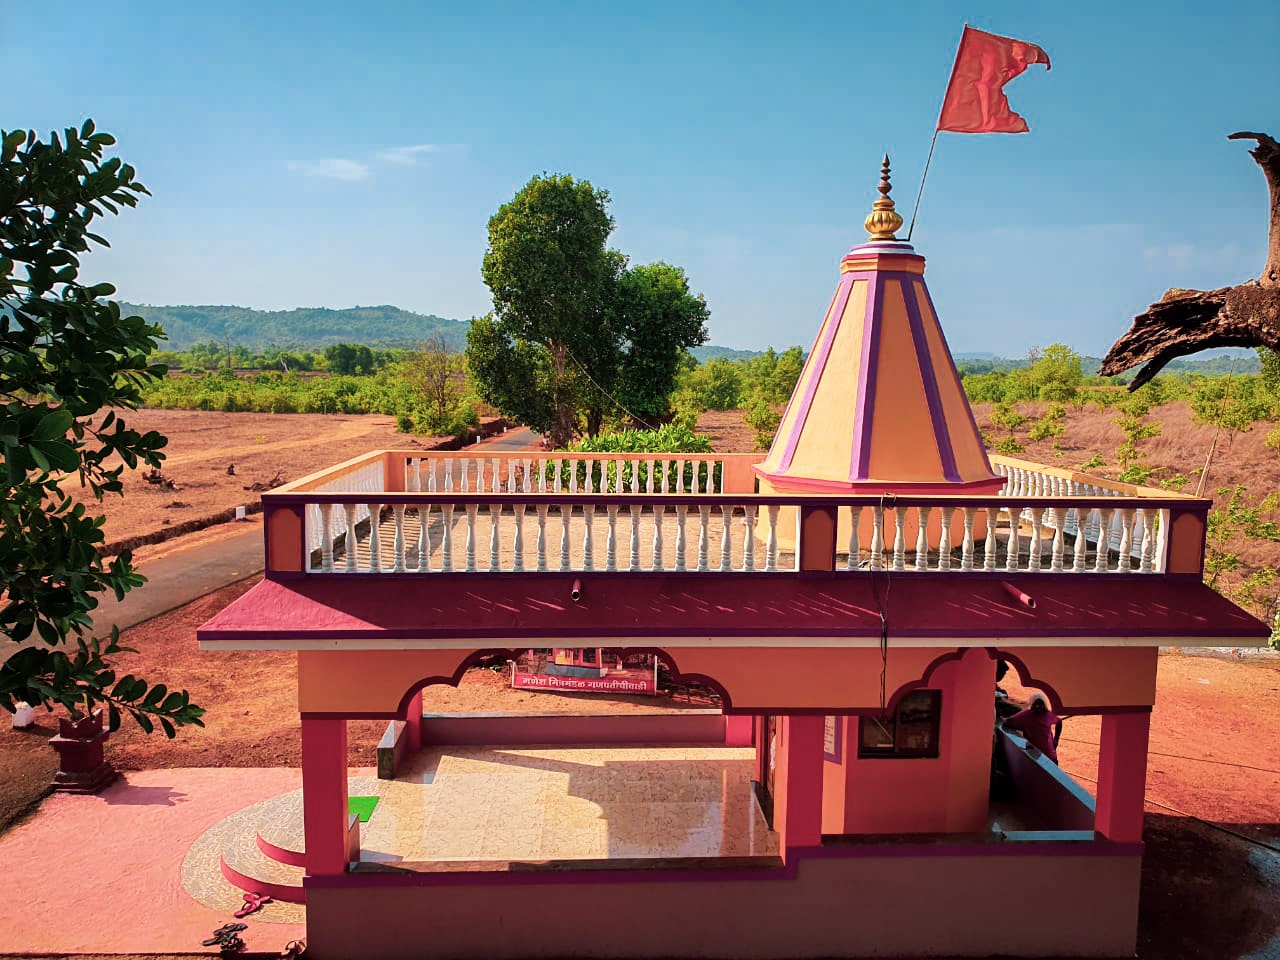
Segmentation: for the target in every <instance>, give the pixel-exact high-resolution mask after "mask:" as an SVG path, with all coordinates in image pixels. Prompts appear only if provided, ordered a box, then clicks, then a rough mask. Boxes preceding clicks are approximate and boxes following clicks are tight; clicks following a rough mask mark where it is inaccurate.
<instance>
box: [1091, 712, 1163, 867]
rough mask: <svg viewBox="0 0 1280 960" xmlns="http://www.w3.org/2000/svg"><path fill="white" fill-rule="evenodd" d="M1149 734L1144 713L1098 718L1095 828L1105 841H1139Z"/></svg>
mask: <svg viewBox="0 0 1280 960" xmlns="http://www.w3.org/2000/svg"><path fill="white" fill-rule="evenodd" d="M1150 732H1151V714H1150V713H1149V712H1146V711H1134V712H1132V713H1110V714H1107V715H1105V716H1104V717H1103V718H1102V737H1101V739H1100V741H1099V746H1098V806H1097V815H1096V818H1095V829H1096V830H1097V831H1098V832H1099V833H1101V834H1102V835H1103V836H1104V837H1106V838H1107V839H1108V840H1114V841H1117V842H1120V843H1136V842H1137V841H1139V840H1141V839H1142V813H1143V809H1144V806H1145V801H1144V800H1143V795H1144V794H1145V792H1146V785H1147V738H1148V735H1149V734H1150Z"/></svg>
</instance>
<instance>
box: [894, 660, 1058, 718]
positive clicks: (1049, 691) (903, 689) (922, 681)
mask: <svg viewBox="0 0 1280 960" xmlns="http://www.w3.org/2000/svg"><path fill="white" fill-rule="evenodd" d="M970 650H982V651H984V652H985V653H986V654H987V657H988V658H989V659H990V660H991V661H992V662H995V661H999V660H1005V661H1007V662H1008V664H1009V666H1011V667H1012V668H1013V669H1014V670H1015V671H1017V674H1018V679H1019V680H1020V681H1021V682H1022V685H1023V686H1024V687H1035V688H1036V689H1037V690H1043V691H1044V694H1045V696H1046V697H1047V698H1048V700H1049V707H1050V709H1052V710H1053V712H1054V713H1056V714H1059V715H1066V714H1068V713H1070V711H1069V710H1068V709H1067V708H1066V707H1064V705H1063V703H1062V697H1061V696H1060V695H1059V693H1058V691H1057V690H1055V689H1054V688H1053V685H1052V684H1050V683H1049V682H1047V681H1045V680H1041V679H1039V678H1038V677H1035V676H1033V675H1032V673H1031V670H1030V668H1029V667H1028V666H1027V664H1026V663H1025V662H1024V661H1023V660H1022V658H1021V657H1019V656H1017V655H1016V654H1012V653H1009V652H1007V651H1005V650H1001V649H1000V648H999V647H958V648H956V649H955V650H948V651H947V652H946V653H944V654H942V655H941V656H938V657H935V658H934V659H933V660H931V661H930V662H929V664H928V666H926V667H925V668H924V673H923V674H922V675H921V676H920V678H919V679H918V680H908V681H907V682H906V683H904V684H902V685H901V686H900V687H898V689H896V690H894V691H893V695H892V696H890V697H889V699H888V705H887V707H886V712H888V713H893V712H894V711H896V710H897V709H898V703H899V701H901V700H902V698H903V697H905V696H906V695H907V694H908V693H910V692H911V691H912V690H920V689H923V688H926V687H928V686H929V681H930V680H931V679H932V678H933V674H934V673H935V672H936V671H937V670H938V668H939V667H941V666H943V665H944V664H947V663H953V662H956V661H959V660H961V659H962V658H963V657H964V655H965V654H966V653H968V652H969V651H970Z"/></svg>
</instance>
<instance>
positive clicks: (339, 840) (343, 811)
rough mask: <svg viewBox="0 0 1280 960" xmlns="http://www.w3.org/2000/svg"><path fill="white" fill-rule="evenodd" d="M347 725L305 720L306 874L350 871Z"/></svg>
mask: <svg viewBox="0 0 1280 960" xmlns="http://www.w3.org/2000/svg"><path fill="white" fill-rule="evenodd" d="M347 818H348V814H347V721H346V720H345V719H338V720H333V719H329V718H327V717H325V718H315V717H308V716H306V715H304V716H303V718H302V823H303V834H304V836H305V839H306V858H307V873H308V874H311V875H312V876H320V875H325V874H329V875H332V874H338V873H345V872H346V869H347Z"/></svg>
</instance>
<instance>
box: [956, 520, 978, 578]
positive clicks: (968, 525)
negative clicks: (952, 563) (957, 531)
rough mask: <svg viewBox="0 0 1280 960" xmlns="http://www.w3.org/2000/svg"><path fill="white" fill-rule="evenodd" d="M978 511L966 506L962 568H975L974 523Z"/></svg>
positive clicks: (961, 547) (961, 555)
mask: <svg viewBox="0 0 1280 960" xmlns="http://www.w3.org/2000/svg"><path fill="white" fill-rule="evenodd" d="M977 513H978V511H977V510H975V509H974V508H973V507H965V508H964V539H963V540H961V541H960V569H961V570H972V569H973V523H974V520H975V519H976V518H977Z"/></svg>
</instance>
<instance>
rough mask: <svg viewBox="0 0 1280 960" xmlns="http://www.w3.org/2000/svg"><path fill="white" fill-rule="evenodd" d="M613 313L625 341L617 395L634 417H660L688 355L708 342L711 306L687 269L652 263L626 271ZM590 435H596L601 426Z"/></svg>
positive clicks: (618, 286) (664, 414)
mask: <svg viewBox="0 0 1280 960" xmlns="http://www.w3.org/2000/svg"><path fill="white" fill-rule="evenodd" d="M613 309H614V315H615V321H614V329H615V330H616V331H617V332H618V334H619V336H620V337H621V338H622V348H621V351H620V356H619V359H618V378H617V389H616V390H615V391H614V395H615V396H616V398H617V400H618V402H619V403H620V404H621V406H622V407H623V409H624V410H626V411H627V412H628V413H630V414H632V415H633V416H637V417H641V418H648V419H652V420H657V419H661V418H662V417H664V416H666V414H667V398H668V396H669V395H670V393H671V388H672V386H673V385H674V384H675V381H676V374H677V372H678V370H679V367H680V361H681V358H682V357H683V356H684V355H685V351H686V350H687V349H688V348H689V347H696V346H699V345H701V344H703V343H706V342H707V327H706V323H707V319H708V318H709V317H710V311H708V310H707V302H706V300H705V299H703V297H702V295H701V294H696V295H695V294H693V293H692V292H690V290H689V280H688V278H687V277H686V276H685V273H684V271H683V270H682V269H680V268H679V267H673V266H671V265H670V264H668V263H652V264H648V265H645V266H638V267H632V268H630V269H628V270H625V271H624V272H623V273H622V275H621V276H620V277H619V278H618V281H617V286H616V290H615V292H614V295H613ZM593 426H594V427H595V429H594V430H593V429H592V427H593ZM587 432H588V434H590V435H591V436H595V434H596V433H598V432H599V423H598V422H597V423H596V424H591V423H588V425H587Z"/></svg>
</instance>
